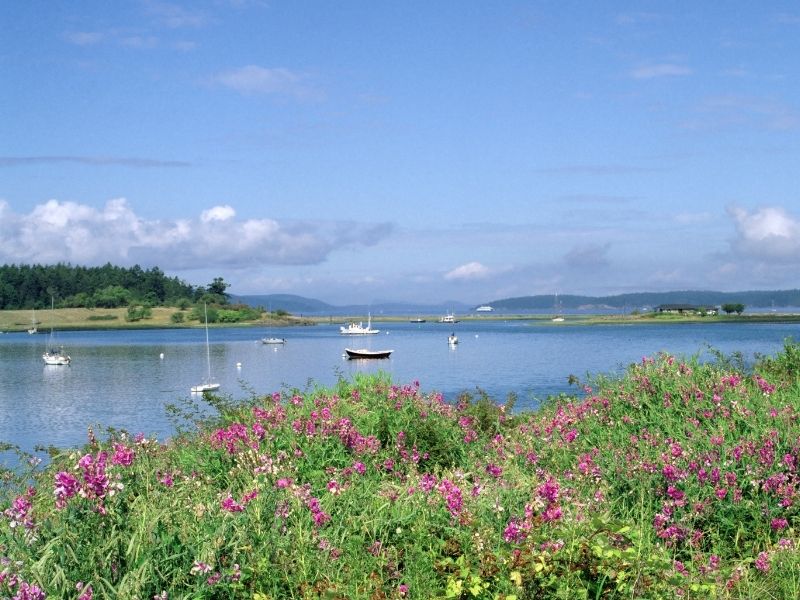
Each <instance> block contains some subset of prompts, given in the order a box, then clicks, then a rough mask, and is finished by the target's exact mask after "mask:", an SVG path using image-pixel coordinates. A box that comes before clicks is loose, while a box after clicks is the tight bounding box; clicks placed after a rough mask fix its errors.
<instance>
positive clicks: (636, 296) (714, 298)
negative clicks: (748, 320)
mask: <svg viewBox="0 0 800 600" xmlns="http://www.w3.org/2000/svg"><path fill="white" fill-rule="evenodd" d="M556 302H557V303H558V305H559V306H560V307H562V308H569V309H589V308H618V309H625V308H628V309H631V310H633V309H641V308H644V307H648V308H653V307H655V306H658V305H659V304H698V305H709V306H710V305H714V306H719V305H721V304H727V303H741V304H744V305H745V307H748V306H749V307H760V308H764V307H769V306H800V290H761V291H744V292H715V291H704V290H684V291H674V292H634V293H629V294H617V295H614V296H579V295H574V294H564V295H561V294H559V295H558V297H556V296H555V294H545V295H538V296H521V297H518V298H504V299H500V300H493V301H492V302H488V304H491V306H493V307H494V308H495V310H507V311H508V310H542V309H553V308H554V307H555V305H556Z"/></svg>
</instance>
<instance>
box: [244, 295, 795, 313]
mask: <svg viewBox="0 0 800 600" xmlns="http://www.w3.org/2000/svg"><path fill="white" fill-rule="evenodd" d="M231 300H232V301H234V302H241V303H243V304H249V305H250V306H261V307H264V308H266V309H268V310H285V311H287V312H290V313H292V314H323V315H348V314H366V313H368V312H371V313H372V314H373V315H381V314H391V315H435V314H440V313H441V314H445V313H448V312H456V313H467V312H473V311H474V310H475V308H477V306H478V304H465V303H462V302H453V301H448V302H442V303H440V304H415V303H411V302H391V301H381V302H375V303H372V304H352V305H345V306H336V305H333V304H328V303H327V302H323V301H321V300H317V299H314V298H306V297H304V296H297V295H294V294H253V295H231ZM726 303H741V304H744V305H745V307H750V308H768V307H770V306H780V307H784V306H800V290H760V291H743V292H716V291H706V290H684V291H673V292H633V293H628V294H616V295H613V296H581V295H576V294H563V295H562V294H559V295H558V296H557V297H556V296H555V294H540V295H536V296H520V297H516V298H502V299H498V300H492V301H489V302H482V303H481V305H490V306H492V307H493V308H494V309H495V310H496V311H500V312H514V311H527V310H538V311H548V310H549V311H553V312H555V311H556V304H557V305H558V307H559V308H560V309H565V310H591V309H598V310H600V309H605V310H608V309H620V310H625V309H627V310H631V311H633V310H642V309H644V308H654V307H656V306H658V305H659V304H698V305H709V306H711V305H713V306H720V305H722V304H726Z"/></svg>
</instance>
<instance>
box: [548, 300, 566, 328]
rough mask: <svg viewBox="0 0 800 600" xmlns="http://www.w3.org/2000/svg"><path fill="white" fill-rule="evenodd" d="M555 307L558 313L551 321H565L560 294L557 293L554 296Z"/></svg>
mask: <svg viewBox="0 0 800 600" xmlns="http://www.w3.org/2000/svg"><path fill="white" fill-rule="evenodd" d="M553 308H554V309H555V311H556V314H555V316H554V317H553V318H552V319H551V321H553V323H563V322H564V316H563V315H562V314H561V304H559V302H558V294H555V296H554V297H553Z"/></svg>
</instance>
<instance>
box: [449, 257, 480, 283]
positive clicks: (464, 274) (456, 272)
mask: <svg viewBox="0 0 800 600" xmlns="http://www.w3.org/2000/svg"><path fill="white" fill-rule="evenodd" d="M488 275H489V269H488V267H486V266H484V265H482V264H481V263H479V262H475V261H473V262H468V263H466V264H464V265H461V266H460V267H456V268H455V269H453V270H452V271H448V272H447V273H445V275H444V278H445V279H447V280H448V281H471V280H474V279H484V278H485V277H487V276H488Z"/></svg>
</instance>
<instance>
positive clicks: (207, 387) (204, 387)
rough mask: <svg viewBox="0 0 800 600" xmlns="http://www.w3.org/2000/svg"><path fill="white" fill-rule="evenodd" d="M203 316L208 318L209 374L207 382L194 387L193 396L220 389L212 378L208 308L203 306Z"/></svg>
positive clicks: (207, 349) (207, 354) (207, 359)
mask: <svg viewBox="0 0 800 600" xmlns="http://www.w3.org/2000/svg"><path fill="white" fill-rule="evenodd" d="M203 314H204V315H205V318H206V363H207V366H208V373H207V375H206V380H205V381H204V382H203V383H201V384H200V385H195V386H193V387H192V393H193V394H202V393H203V392H213V391H214V390H218V389H219V384H218V383H217V382H216V381H214V380H213V379H212V378H211V347H210V346H209V344H208V306H207V305H206V304H203Z"/></svg>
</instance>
